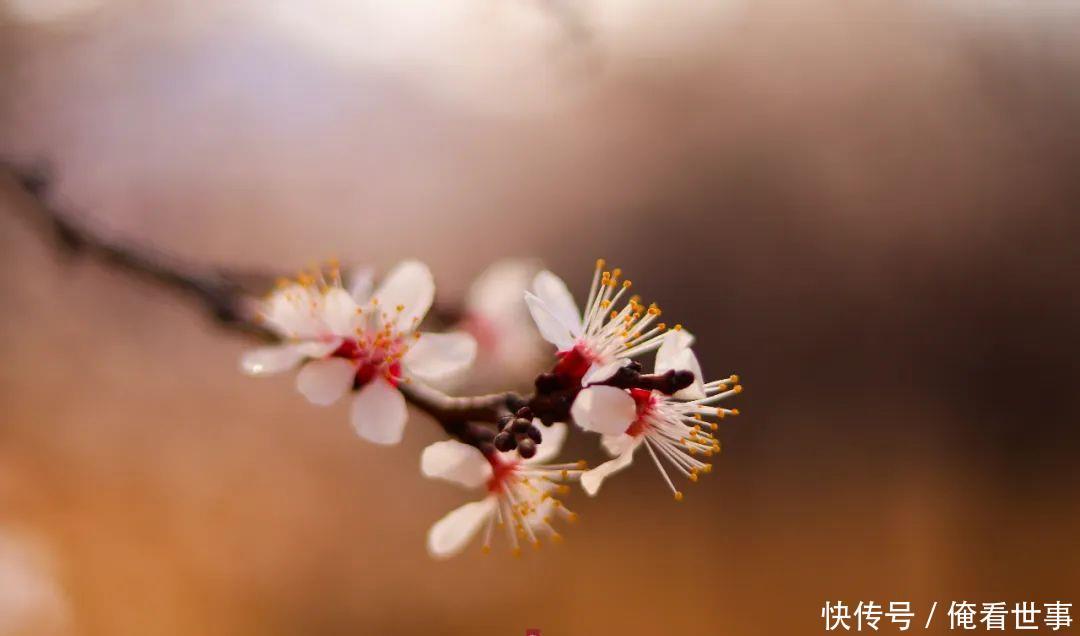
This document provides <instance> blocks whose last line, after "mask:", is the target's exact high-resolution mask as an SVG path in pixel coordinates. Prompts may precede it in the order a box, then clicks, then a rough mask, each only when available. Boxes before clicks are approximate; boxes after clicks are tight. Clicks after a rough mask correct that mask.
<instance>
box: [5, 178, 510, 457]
mask: <svg viewBox="0 0 1080 636" xmlns="http://www.w3.org/2000/svg"><path fill="white" fill-rule="evenodd" d="M0 168H3V169H4V171H6V172H8V173H9V174H10V175H11V177H12V179H13V180H14V182H15V184H16V185H18V186H19V188H20V189H21V190H22V192H23V193H24V194H25V195H26V198H27V199H28V200H29V204H28V205H27V206H25V207H26V208H27V210H28V213H29V216H30V217H31V220H32V221H33V222H34V223H35V224H36V225H37V226H38V227H39V228H40V229H41V230H42V231H44V232H46V233H47V234H48V235H50V236H49V238H51V239H53V240H54V243H55V244H56V245H57V247H58V248H59V249H60V250H62V251H63V252H65V253H68V254H71V255H77V256H85V257H87V258H89V259H92V260H95V261H98V262H101V263H103V264H105V265H108V266H110V267H112V268H114V269H116V270H117V271H121V272H123V273H125V274H129V275H132V276H136V277H139V278H143V279H145V280H147V281H149V282H151V283H153V284H155V285H157V286H159V287H161V288H163V289H168V290H171V291H173V292H177V293H179V294H181V295H184V296H186V297H187V298H189V299H191V300H194V301H195V302H196V303H197V304H199V305H201V306H202V308H203V309H204V310H205V311H206V313H207V314H208V315H210V316H211V317H212V318H213V319H214V320H215V321H216V322H217V323H218V324H219V325H220V326H221V327H222V328H224V329H226V330H228V331H233V332H237V333H241V334H243V335H245V336H248V337H254V338H257V339H259V340H263V341H267V342H275V341H279V340H280V338H279V337H278V336H277V334H275V333H273V332H272V331H270V330H268V329H266V328H265V327H263V326H262V325H261V324H259V322H258V321H257V319H256V315H257V314H256V311H255V307H256V306H257V302H256V301H255V298H256V297H257V296H258V295H260V294H261V293H262V292H264V291H265V290H267V289H269V288H270V287H271V285H272V283H273V281H274V280H276V278H277V277H276V276H273V275H271V274H267V273H263V272H247V273H237V272H234V271H230V270H224V269H217V268H207V267H198V266H194V265H192V264H190V263H184V262H182V261H181V260H179V259H177V258H174V257H172V256H170V255H168V254H165V253H163V252H161V251H159V250H156V249H153V248H149V247H147V246H145V245H140V244H135V243H133V242H130V241H122V240H118V239H114V238H108V237H106V236H105V235H103V234H101V233H99V232H97V231H95V230H93V229H91V227H90V224H89V223H86V222H85V221H83V220H77V219H76V218H75V217H74V216H73V215H71V214H70V213H67V212H64V211H62V210H61V209H60V208H59V207H58V206H56V205H55V204H53V203H52V202H51V201H50V196H49V194H50V193H49V185H50V182H49V179H48V177H47V175H46V174H45V172H44V171H42V170H20V169H16V168H14V167H11V166H2V165H0ZM402 393H403V394H404V395H405V397H406V399H407V400H408V401H409V403H410V404H412V405H413V406H415V407H417V408H419V409H420V410H422V411H424V412H425V413H427V414H428V415H430V416H432V417H433V418H434V419H435V420H436V421H437V422H438V423H439V425H440V426H442V428H443V429H444V430H445V431H446V432H447V434H449V435H452V436H453V437H456V438H458V439H460V440H461V441H463V442H465V443H468V444H472V445H474V446H477V447H481V446H482V445H484V444H486V443H487V442H489V441H490V440H491V438H492V437H493V435H494V433H493V432H492V431H490V430H489V429H487V428H485V427H483V426H477V425H474V424H472V422H477V421H479V422H488V423H494V422H495V421H496V419H497V418H498V417H499V416H500V415H502V414H504V413H506V412H508V411H507V406H506V404H507V400H508V399H510V396H512V395H513V394H498V395H489V396H478V397H469V398H452V397H450V396H447V395H444V394H442V393H440V392H438V391H435V390H434V389H430V388H428V387H421V386H420V385H418V384H409V385H402Z"/></svg>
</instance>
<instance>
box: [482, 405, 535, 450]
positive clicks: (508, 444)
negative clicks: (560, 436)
mask: <svg viewBox="0 0 1080 636" xmlns="http://www.w3.org/2000/svg"><path fill="white" fill-rule="evenodd" d="M497 424H498V428H499V434H498V435H496V436H495V439H494V440H493V442H492V443H493V444H494V445H495V448H496V449H497V450H499V451H501V452H504V453H507V452H510V451H512V450H515V449H517V452H518V455H520V456H521V457H522V458H524V459H529V458H530V457H532V456H534V455H536V446H537V444H539V443H540V442H542V441H543V439H544V438H543V435H541V434H540V429H539V428H537V427H536V425H534V424H533V412H532V409H530V408H529V407H527V406H523V407H521V408H519V409H518V410H517V412H515V413H514V414H513V415H504V416H503V417H501V418H499V421H498V423H497Z"/></svg>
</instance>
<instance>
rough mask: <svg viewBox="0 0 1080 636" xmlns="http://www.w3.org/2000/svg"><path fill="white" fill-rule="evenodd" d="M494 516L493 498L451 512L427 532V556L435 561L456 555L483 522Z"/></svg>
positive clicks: (468, 504)
mask: <svg viewBox="0 0 1080 636" xmlns="http://www.w3.org/2000/svg"><path fill="white" fill-rule="evenodd" d="M493 514H495V498H494V497H488V498H486V499H483V500H481V501H474V502H472V503H467V504H465V505H464V506H461V507H460V508H455V509H454V510H451V511H450V512H449V513H447V515H446V516H445V517H443V518H442V519H439V520H438V521H436V522H435V525H433V526H431V530H429V531H428V537H427V549H428V554H430V555H431V556H433V557H435V558H437V559H447V558H450V557H452V556H454V555H455V554H458V553H459V552H461V551H462V550H463V549H465V545H466V544H468V543H469V540H470V539H472V538H473V536H475V535H476V533H477V532H478V531H479V530H480V527H481V526H483V525H484V522H485V521H487V520H488V519H490V518H491V515H493Z"/></svg>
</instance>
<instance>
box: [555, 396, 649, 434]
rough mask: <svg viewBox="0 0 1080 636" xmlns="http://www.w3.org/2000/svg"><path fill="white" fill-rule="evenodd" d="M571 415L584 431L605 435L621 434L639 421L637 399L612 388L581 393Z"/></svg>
mask: <svg viewBox="0 0 1080 636" xmlns="http://www.w3.org/2000/svg"><path fill="white" fill-rule="evenodd" d="M570 414H571V415H572V416H573V417H574V421H575V422H577V425H578V426H580V427H581V428H583V429H585V430H587V431H592V432H593V433H601V434H603V435H618V434H620V433H624V432H626V429H627V428H628V427H629V426H630V424H631V423H633V421H634V420H635V419H636V418H637V406H636V405H635V403H634V398H632V397H630V394H629V393H627V392H626V391H623V390H622V389H616V388H615V387H613V386H591V387H589V388H587V389H583V390H582V391H581V393H578V396H577V398H576V399H575V400H574V405H573V406H572V407H570Z"/></svg>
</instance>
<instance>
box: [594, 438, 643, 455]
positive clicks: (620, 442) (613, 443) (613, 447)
mask: <svg viewBox="0 0 1080 636" xmlns="http://www.w3.org/2000/svg"><path fill="white" fill-rule="evenodd" d="M639 441H640V438H638V437H634V436H632V435H627V434H626V433H623V434H621V435H604V436H603V437H602V438H600V446H602V447H603V448H604V450H605V451H607V454H608V455H610V456H611V457H618V456H619V455H622V454H623V453H625V452H626V451H628V450H630V449H631V448H632V447H634V446H636V445H637V443H638V442H639Z"/></svg>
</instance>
